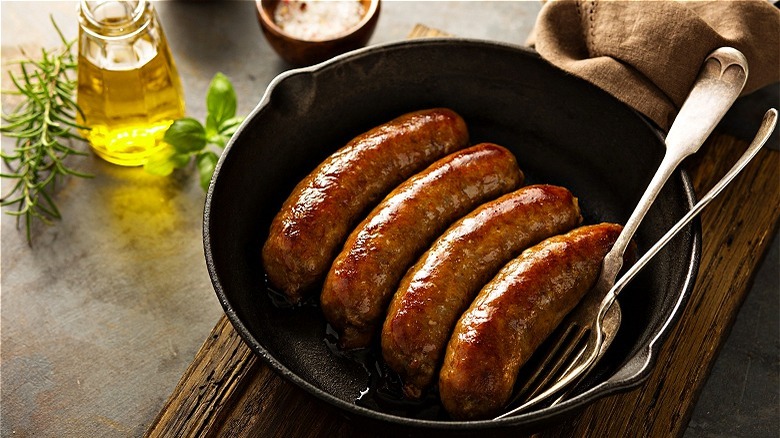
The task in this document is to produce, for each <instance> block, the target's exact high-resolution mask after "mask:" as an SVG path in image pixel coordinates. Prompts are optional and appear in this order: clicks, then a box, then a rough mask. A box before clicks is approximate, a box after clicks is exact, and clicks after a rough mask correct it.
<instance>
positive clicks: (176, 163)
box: [144, 145, 190, 176]
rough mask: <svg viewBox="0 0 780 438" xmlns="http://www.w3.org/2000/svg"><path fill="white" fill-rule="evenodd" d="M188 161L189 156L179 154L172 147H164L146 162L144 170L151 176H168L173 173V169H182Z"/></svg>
mask: <svg viewBox="0 0 780 438" xmlns="http://www.w3.org/2000/svg"><path fill="white" fill-rule="evenodd" d="M189 161H190V156H189V154H180V153H178V152H176V149H174V148H173V146H170V145H166V146H165V147H164V148H163V149H161V150H160V151H157V152H155V153H154V154H152V156H150V157H149V159H148V160H146V163H144V170H145V171H146V172H148V173H150V174H152V175H158V176H168V175H170V174H171V173H172V172H173V169H174V168H182V167H184V166H186V165H187V163H189Z"/></svg>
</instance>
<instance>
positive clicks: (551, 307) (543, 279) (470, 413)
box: [439, 223, 622, 419]
mask: <svg viewBox="0 0 780 438" xmlns="http://www.w3.org/2000/svg"><path fill="white" fill-rule="evenodd" d="M621 230H622V227H621V226H620V225H617V224H608V223H604V224H599V225H591V226H584V227H580V228H576V229H575V230H573V231H571V232H569V233H567V234H564V235H560V236H556V237H551V238H549V239H547V240H545V241H543V242H541V243H539V244H537V245H535V246H533V247H531V248H529V249H527V250H525V251H523V253H522V254H521V255H520V256H519V257H517V258H516V259H514V260H512V261H511V262H509V263H508V264H507V265H506V266H505V267H504V268H502V269H501V270H500V271H499V273H498V274H496V277H495V278H494V279H493V280H491V281H490V282H489V283H488V284H487V285H485V287H484V288H482V290H481V291H480V292H479V294H478V295H477V298H476V299H475V300H474V302H473V303H472V304H471V306H470V307H469V308H468V310H466V312H465V313H464V314H463V315H462V316H461V318H460V319H459V320H458V322H457V324H456V326H455V330H454V331H453V334H452V337H451V338H450V341H449V343H448V344H447V350H446V353H445V355H444V363H443V364H442V369H441V372H440V373H439V395H440V396H441V401H442V404H443V405H444V408H445V410H446V411H447V412H448V413H449V414H450V415H451V416H452V417H453V418H457V419H483V418H489V417H490V416H493V415H495V414H497V413H499V411H500V410H501V409H502V408H503V406H504V405H505V404H506V403H507V402H508V400H509V398H510V396H511V394H512V389H513V386H514V384H515V379H516V378H517V373H518V370H519V369H520V367H521V366H522V365H523V364H524V363H525V361H526V360H528V358H529V357H530V356H531V353H533V351H534V350H535V349H536V348H537V347H538V346H539V344H541V343H542V341H544V339H545V338H546V337H547V336H549V335H550V333H552V331H553V330H554V329H555V327H556V326H557V325H558V324H560V322H561V321H562V320H563V318H564V317H565V316H566V314H567V313H568V312H570V311H571V310H572V309H573V308H574V307H575V306H576V305H577V303H578V302H579V300H580V299H581V298H582V297H583V296H584V295H585V293H586V292H587V291H588V290H589V289H590V288H592V287H593V285H594V284H595V282H596V279H597V277H598V274H599V271H600V270H601V261H602V259H603V258H604V256H605V255H606V254H607V252H608V251H609V250H610V248H611V247H612V245H613V244H614V243H615V240H616V239H617V237H618V235H619V234H620V231H621Z"/></svg>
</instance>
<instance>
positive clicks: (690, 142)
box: [597, 47, 748, 291]
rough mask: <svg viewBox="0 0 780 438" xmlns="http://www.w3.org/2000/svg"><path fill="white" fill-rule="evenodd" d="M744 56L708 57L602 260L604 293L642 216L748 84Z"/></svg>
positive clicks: (719, 53)
mask: <svg viewBox="0 0 780 438" xmlns="http://www.w3.org/2000/svg"><path fill="white" fill-rule="evenodd" d="M747 75H748V67H747V60H746V59H745V56H744V55H743V54H742V53H741V52H740V51H739V50H737V49H734V48H732V47H721V48H719V49H717V50H715V51H713V52H712V53H710V54H709V56H707V58H706V59H705V60H704V64H703V65H702V68H701V71H700V72H699V76H698V77H697V78H696V81H695V82H694V84H693V88H692V89H691V92H690V94H688V97H687V98H686V99H685V102H684V103H683V105H682V107H681V108H680V112H679V113H678V114H677V117H676V118H675V120H674V123H673V124H672V127H671V128H670V129H669V134H668V135H667V136H666V153H665V154H664V158H663V160H662V161H661V165H660V166H659V168H658V170H657V171H656V173H655V175H654V176H653V179H652V180H651V181H650V184H649V185H648V187H647V189H646V190H645V193H644V194H643V195H642V198H641V199H640V200H639V203H638V204H637V206H636V209H635V210H634V212H633V213H632V214H631V217H630V218H629V219H628V221H627V222H626V225H625V227H624V228H623V232H622V233H621V234H620V236H618V239H617V241H616V242H615V245H614V246H613V247H612V250H611V251H610V252H609V253H608V254H607V256H606V257H605V258H604V262H603V264H602V269H601V274H600V276H599V279H598V282H597V287H598V288H599V289H600V290H603V291H607V290H609V289H610V288H611V286H612V284H614V282H615V278H616V277H617V274H618V272H620V268H621V267H622V266H623V254H624V253H625V251H626V248H627V247H628V244H629V242H630V241H631V238H632V237H634V233H635V232H636V230H637V228H638V227H639V223H640V222H642V219H644V217H645V214H647V211H648V210H649V209H650V206H651V205H652V204H653V202H654V201H655V199H656V197H658V194H659V193H660V192H661V189H662V188H663V186H664V184H665V183H666V181H667V180H668V179H669V177H670V176H671V175H672V173H674V171H675V169H677V166H679V164H680V163H681V162H682V160H683V159H685V158H686V157H688V156H689V155H691V154H693V153H695V152H696V151H698V150H699V148H701V145H702V144H703V143H704V141H705V140H706V139H707V137H708V136H709V135H710V134H711V133H712V130H713V129H715V126H716V125H717V124H718V122H719V121H720V119H722V118H723V115H725V114H726V111H728V109H729V108H730V107H731V105H732V104H733V103H734V101H735V100H736V99H737V97H738V96H739V93H740V92H742V88H743V87H744V86H745V82H746V81H747Z"/></svg>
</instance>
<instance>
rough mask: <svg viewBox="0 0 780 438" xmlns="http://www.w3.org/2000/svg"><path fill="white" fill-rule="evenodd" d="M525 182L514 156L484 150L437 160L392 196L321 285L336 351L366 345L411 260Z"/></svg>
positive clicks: (358, 232) (483, 146) (356, 235)
mask: <svg viewBox="0 0 780 438" xmlns="http://www.w3.org/2000/svg"><path fill="white" fill-rule="evenodd" d="M522 179H523V174H522V172H521V171H520V169H519V168H518V167H517V162H516V161H515V158H514V156H513V155H512V154H511V152H509V151H508V150H506V149H504V148H502V147H501V146H497V145H494V144H490V143H483V144H480V145H477V146H473V147H470V148H468V149H464V150H462V151H459V152H456V153H454V154H451V155H449V156H447V157H445V158H443V159H441V160H439V161H437V162H436V163H434V164H432V165H431V166H430V167H428V168H427V169H425V170H424V171H423V172H421V173H419V174H417V175H415V176H413V177H412V178H410V179H409V180H407V181H405V182H404V183H403V184H401V185H400V186H399V187H397V188H396V189H395V190H393V191H392V192H391V193H390V194H389V195H388V196H387V197H386V198H385V199H384V200H383V201H382V202H381V203H380V204H379V205H378V206H377V207H376V208H375V209H374V210H373V211H372V212H371V213H370V214H369V216H368V217H367V218H366V219H365V220H364V221H363V222H361V223H360V225H358V227H357V228H356V229H355V231H353V232H352V234H350V236H349V238H348V239H347V242H346V244H345V245H344V249H343V251H342V252H341V253H340V254H339V255H338V256H337V257H336V260H335V261H334V262H333V266H332V267H331V269H330V271H329V272H328V275H327V277H326V278H325V284H324V287H323V290H322V294H321V295H320V303H321V305H322V311H323V312H324V314H325V318H326V319H327V320H328V322H329V323H330V324H331V325H332V326H333V327H334V328H335V329H336V330H337V331H338V332H339V335H340V336H339V343H340V345H341V347H342V348H358V347H365V346H367V345H368V344H369V342H370V340H371V338H372V336H373V334H374V331H375V329H376V328H377V327H378V326H379V325H381V323H382V320H383V319H384V315H385V311H386V309H387V304H388V302H389V301H390V298H392V295H393V293H394V292H395V290H396V288H397V286H398V282H399V281H400V280H401V277H402V276H403V274H404V273H405V272H406V270H407V269H408V268H409V266H411V265H412V263H414V261H415V260H416V258H417V257H419V256H420V254H421V253H422V252H423V251H424V250H425V249H426V248H428V246H429V245H430V243H431V242H432V241H433V240H434V239H435V238H436V237H437V236H439V235H440V234H441V232H442V231H444V230H445V229H446V228H447V226H449V225H450V224H451V223H452V222H454V221H455V220H457V219H458V218H460V217H461V216H463V215H465V214H466V213H468V212H469V211H471V210H472V209H474V208H475V207H476V206H477V205H479V204H482V203H483V202H485V201H487V200H490V199H493V198H495V197H497V196H500V195H502V194H504V193H506V192H508V191H510V190H513V189H515V188H517V186H519V185H520V184H521V182H522Z"/></svg>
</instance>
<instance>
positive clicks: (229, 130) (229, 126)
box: [219, 117, 244, 137]
mask: <svg viewBox="0 0 780 438" xmlns="http://www.w3.org/2000/svg"><path fill="white" fill-rule="evenodd" d="M243 121H244V118H243V117H233V118H230V119H227V120H225V121H224V122H222V124H221V125H219V133H220V134H222V135H225V136H228V137H230V136H231V135H233V134H235V133H236V130H237V129H238V127H239V126H241V122H243Z"/></svg>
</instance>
